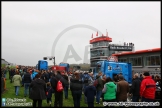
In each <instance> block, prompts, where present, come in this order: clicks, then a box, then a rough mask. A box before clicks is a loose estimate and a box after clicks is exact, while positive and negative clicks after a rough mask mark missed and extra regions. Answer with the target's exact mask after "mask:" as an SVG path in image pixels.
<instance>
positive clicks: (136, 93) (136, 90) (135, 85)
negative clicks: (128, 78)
mask: <svg viewBox="0 0 162 108" xmlns="http://www.w3.org/2000/svg"><path fill="white" fill-rule="evenodd" d="M140 85H141V80H140V79H139V78H138V73H136V74H134V80H133V82H132V86H131V88H130V92H129V94H130V95H131V94H132V95H133V97H132V102H139V98H140Z"/></svg>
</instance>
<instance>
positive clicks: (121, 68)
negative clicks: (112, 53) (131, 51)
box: [93, 60, 132, 84]
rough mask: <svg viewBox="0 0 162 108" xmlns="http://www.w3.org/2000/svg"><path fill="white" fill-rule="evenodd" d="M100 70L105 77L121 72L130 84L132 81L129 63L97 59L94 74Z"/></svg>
mask: <svg viewBox="0 0 162 108" xmlns="http://www.w3.org/2000/svg"><path fill="white" fill-rule="evenodd" d="M99 71H101V72H102V73H103V74H105V75H106V76H107V77H110V78H112V79H113V78H114V76H115V75H117V74H122V75H123V77H124V79H125V80H126V81H127V82H128V83H129V84H131V83H132V65H131V63H123V62H112V61H108V60H105V61H99V62H97V66H96V68H95V69H94V72H93V73H94V75H97V73H98V72H99Z"/></svg>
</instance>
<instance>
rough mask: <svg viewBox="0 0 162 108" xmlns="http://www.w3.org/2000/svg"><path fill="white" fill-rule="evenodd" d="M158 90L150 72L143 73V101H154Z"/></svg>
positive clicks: (141, 89)
mask: <svg viewBox="0 0 162 108" xmlns="http://www.w3.org/2000/svg"><path fill="white" fill-rule="evenodd" d="M155 92H156V83H155V81H154V80H153V79H152V77H151V76H150V74H149V72H144V73H143V80H142V82H141V86H140V97H141V98H142V100H141V101H142V102H154V99H155Z"/></svg>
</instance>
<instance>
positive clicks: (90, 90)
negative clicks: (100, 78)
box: [84, 81, 96, 107]
mask: <svg viewBox="0 0 162 108" xmlns="http://www.w3.org/2000/svg"><path fill="white" fill-rule="evenodd" d="M84 94H85V96H86V97H87V103H88V107H94V97H95V95H96V87H95V86H93V82H92V81H89V85H88V86H87V87H86V88H85V91H84Z"/></svg>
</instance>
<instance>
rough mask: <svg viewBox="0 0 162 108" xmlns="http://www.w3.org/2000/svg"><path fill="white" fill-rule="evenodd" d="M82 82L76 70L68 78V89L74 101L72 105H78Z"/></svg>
mask: <svg viewBox="0 0 162 108" xmlns="http://www.w3.org/2000/svg"><path fill="white" fill-rule="evenodd" d="M82 88H83V82H82V79H81V78H80V75H79V73H78V72H75V73H74V77H72V78H71V79H70V90H71V92H72V97H73V101H74V107H80V98H81V95H82Z"/></svg>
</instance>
